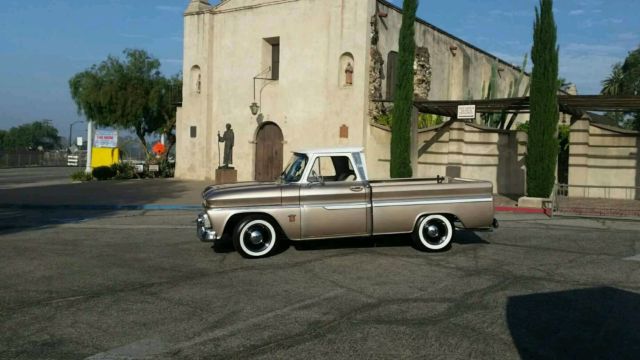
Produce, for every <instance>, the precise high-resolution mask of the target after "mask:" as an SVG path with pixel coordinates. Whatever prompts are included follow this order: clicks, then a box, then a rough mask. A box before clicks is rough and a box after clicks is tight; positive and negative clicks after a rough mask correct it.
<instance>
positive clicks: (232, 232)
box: [197, 148, 498, 258]
mask: <svg viewBox="0 0 640 360" xmlns="http://www.w3.org/2000/svg"><path fill="white" fill-rule="evenodd" d="M492 193H493V185H492V184H491V183H490V182H486V181H474V180H465V179H457V178H448V177H440V176H438V177H437V178H433V179H394V180H369V179H368V177H367V170H366V167H365V159H364V155H363V154H362V149H358V148H353V149H320V150H308V151H297V152H294V153H293V157H292V159H291V161H290V162H289V164H288V165H287V167H286V168H285V170H284V171H283V172H282V175H281V176H280V178H279V179H277V180H276V181H275V182H272V183H256V182H252V183H238V184H231V185H220V186H209V187H207V188H206V189H205V190H204V192H203V194H202V196H203V206H204V212H203V213H202V214H200V215H199V216H198V219H197V231H198V236H199V238H200V240H202V241H210V242H213V241H216V240H219V239H220V238H222V237H223V236H225V235H226V236H230V237H231V238H232V239H233V244H234V247H235V249H236V250H237V251H238V252H239V253H240V254H241V255H242V256H244V257H248V258H257V257H264V256H268V255H269V254H271V253H272V252H273V251H274V249H275V248H276V244H277V243H278V242H279V241H283V240H291V241H302V240H315V239H330V238H346V237H364V236H374V235H385V234H402V233H411V234H412V236H413V240H414V242H415V244H416V246H417V247H418V248H421V249H424V250H431V251H438V250H442V249H445V248H446V247H447V246H448V245H449V243H450V242H451V239H452V237H453V233H454V230H455V226H458V227H464V228H466V229H474V230H476V229H478V230H479V229H490V228H492V227H493V228H496V227H497V226H498V223H497V221H496V220H495V219H494V207H493V196H492Z"/></svg>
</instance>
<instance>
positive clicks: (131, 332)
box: [0, 209, 640, 359]
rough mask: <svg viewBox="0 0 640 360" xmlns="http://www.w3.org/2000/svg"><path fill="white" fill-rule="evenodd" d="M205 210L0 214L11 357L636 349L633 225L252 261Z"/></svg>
mask: <svg viewBox="0 0 640 360" xmlns="http://www.w3.org/2000/svg"><path fill="white" fill-rule="evenodd" d="M194 216H195V213H193V212H179V211H175V212H167V211H161V212H142V211H129V212H98V211H94V212H90V211H36V210H28V211H27V210H6V209H5V210H1V209H0V219H1V220H0V289H1V291H0V358H1V359H44V358H47V359H83V358H91V359H131V358H133V359H169V358H179V359H180V358H183V359H191V358H237V359H247V358H281V359H282V358H287V359H290V358H305V359H328V358H331V359H334V358H382V359H387V358H388V359H397V358H421V359H424V358H429V359H434V358H435V359H438V358H447V359H451V358H474V359H497V358H501V359H502V358H525V359H532V358H616V359H624V358H637V357H638V354H640V325H639V324H640V255H639V254H640V235H639V234H640V232H639V230H640V223H638V222H624V221H605V220H589V219H566V218H564V219H559V218H555V219H545V218H542V217H537V216H523V215H519V216H516V215H502V216H501V228H500V229H499V230H498V231H496V232H493V233H479V234H477V235H476V234H473V233H465V232H461V233H459V234H458V235H457V236H456V239H455V240H454V241H455V243H454V244H453V246H452V248H451V249H450V250H449V251H446V252H441V253H423V252H419V251H417V250H415V249H414V248H413V247H411V245H410V242H409V241H408V239H407V238H406V237H392V238H379V239H375V241H369V240H340V241H332V242H325V243H320V242H315V243H308V244H302V245H296V246H290V247H288V248H285V249H283V251H282V253H280V254H278V255H277V256H274V257H271V258H267V259H261V260H245V259H243V258H241V257H240V256H239V255H238V254H237V253H235V252H233V249H231V248H230V247H229V246H225V245H223V246H219V247H216V248H215V249H214V248H211V246H210V245H209V244H204V243H200V242H198V241H197V240H196V238H195V232H194V228H193V218H194ZM42 224H47V226H44V227H40V225H42Z"/></svg>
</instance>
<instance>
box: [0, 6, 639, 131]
mask: <svg viewBox="0 0 640 360" xmlns="http://www.w3.org/2000/svg"><path fill="white" fill-rule="evenodd" d="M303 1H305V0H303ZM316 1H318V0H316ZM188 2H189V1H188V0H89V1H87V0H30V1H26V0H2V4H1V5H0V129H8V128H10V127H11V126H15V125H18V124H22V123H27V122H31V121H34V120H39V119H43V118H48V119H52V120H53V123H54V125H56V126H57V127H58V128H59V129H60V131H61V134H62V135H63V136H66V135H67V134H68V131H69V124H70V123H71V122H72V121H75V120H78V118H79V117H78V115H77V113H76V108H75V105H74V104H73V102H72V100H71V98H70V96H69V89H68V85H67V82H68V80H69V78H70V77H71V76H73V74H75V73H77V72H79V71H82V70H84V69H86V68H87V67H89V66H91V65H92V64H95V63H98V62H100V61H102V60H103V59H105V58H106V57H107V56H108V55H109V54H116V55H117V54H120V53H121V52H122V50H123V49H125V48H143V49H146V50H147V51H149V52H150V53H152V54H153V55H154V56H156V57H157V58H159V59H160V60H161V61H162V64H163V68H162V70H163V72H164V73H165V74H175V73H177V72H179V71H180V69H181V58H182V11H183V10H184V9H185V8H186V6H187V4H188ZM392 2H393V3H395V4H398V5H401V3H402V1H400V0H393V1H392ZM212 3H217V1H212ZM537 4H538V1H537V0H483V1H478V0H449V1H441V0H421V1H420V8H419V13H418V16H419V17H421V18H423V19H425V20H427V21H429V22H431V23H432V24H434V25H436V26H438V27H441V28H442V29H444V30H446V31H448V32H450V33H452V34H454V35H456V36H458V37H461V38H463V39H465V40H467V41H469V42H471V43H472V44H474V45H476V46H478V47H480V48H482V49H484V50H487V51H489V52H491V53H493V54H495V55H497V56H499V57H501V58H503V59H504V60H507V61H509V62H512V63H514V64H520V63H521V62H522V57H523V55H524V54H525V53H527V52H529V51H530V48H531V38H532V24H533V9H534V7H535V6H536V5H537ZM554 6H555V14H556V22H557V23H558V33H559V45H560V49H561V50H560V51H561V54H560V57H561V68H560V73H561V76H563V77H565V78H566V79H567V80H569V81H571V82H574V83H576V84H577V85H578V90H579V91H580V93H582V94H590V93H597V92H598V91H599V88H600V85H599V84H600V81H601V80H602V79H603V78H604V77H605V76H606V75H607V74H608V73H609V70H610V67H611V65H612V64H613V63H615V62H617V61H620V60H622V59H624V57H625V56H626V54H627V53H628V52H629V51H631V50H633V49H635V48H637V47H638V45H639V44H640V18H639V17H638V14H640V1H638V0H606V1H605V0H556V1H555V2H554ZM84 129H85V128H83V126H82V125H76V126H75V127H74V130H76V131H74V132H76V133H77V134H80V132H82V131H83V130H84Z"/></svg>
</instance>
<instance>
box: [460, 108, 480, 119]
mask: <svg viewBox="0 0 640 360" xmlns="http://www.w3.org/2000/svg"><path fill="white" fill-rule="evenodd" d="M475 118H476V106H475V105H458V119H464V120H469V119H472V120H473V119H475Z"/></svg>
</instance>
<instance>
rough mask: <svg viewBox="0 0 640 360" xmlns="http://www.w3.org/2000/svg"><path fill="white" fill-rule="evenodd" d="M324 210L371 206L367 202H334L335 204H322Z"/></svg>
mask: <svg viewBox="0 0 640 360" xmlns="http://www.w3.org/2000/svg"><path fill="white" fill-rule="evenodd" d="M322 207H323V208H324V209H325V210H350V209H366V208H368V207H371V205H369V204H368V203H356V204H336V205H323V206H322Z"/></svg>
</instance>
